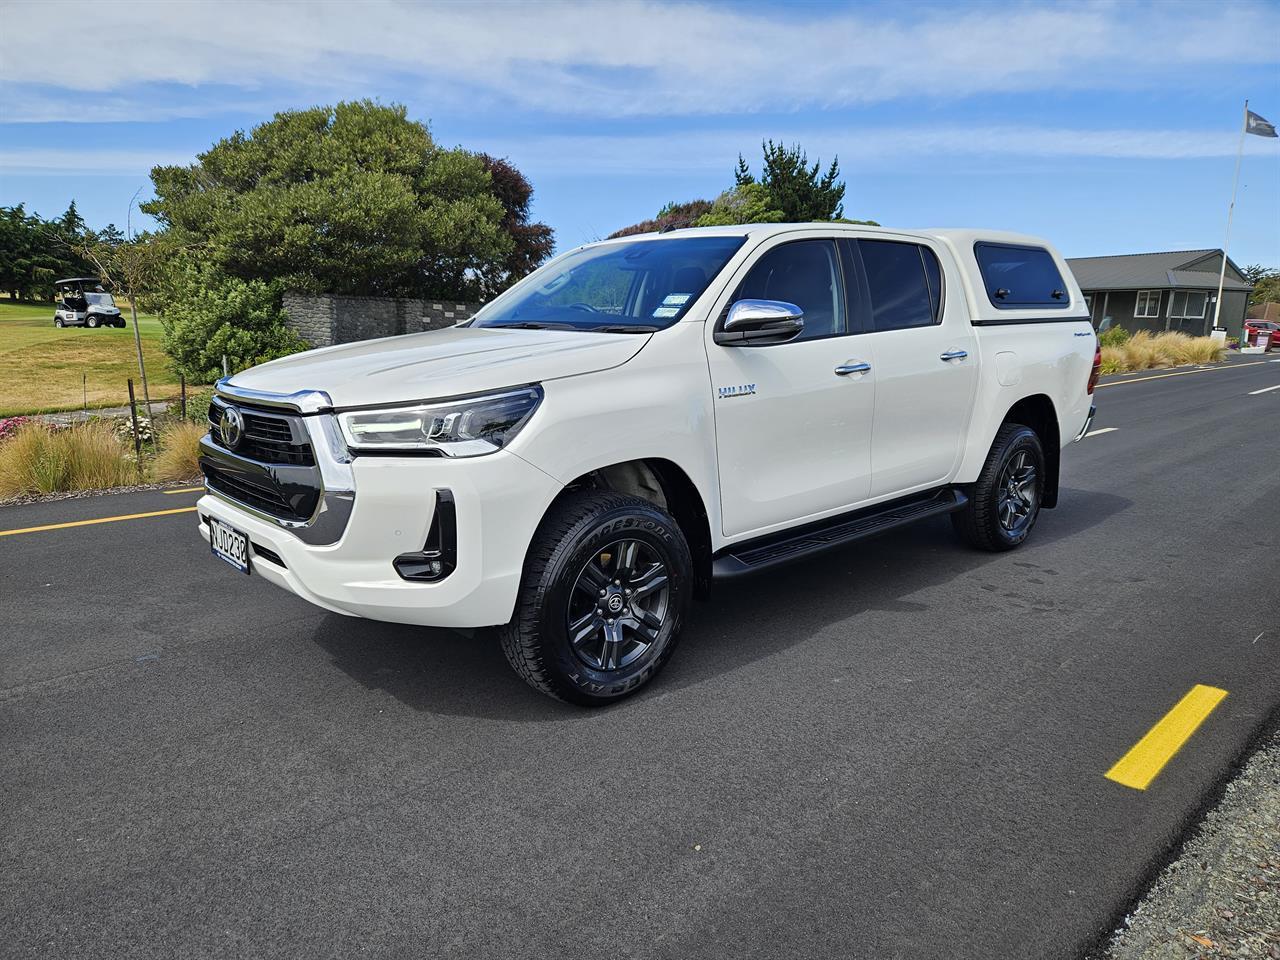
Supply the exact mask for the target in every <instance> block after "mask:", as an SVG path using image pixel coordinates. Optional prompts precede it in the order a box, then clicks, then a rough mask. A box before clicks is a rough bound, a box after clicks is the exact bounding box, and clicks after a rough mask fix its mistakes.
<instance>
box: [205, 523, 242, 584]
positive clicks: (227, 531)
mask: <svg viewBox="0 0 1280 960" xmlns="http://www.w3.org/2000/svg"><path fill="white" fill-rule="evenodd" d="M209 548H210V549H211V550H212V551H213V555H214V556H215V557H217V558H218V559H219V560H225V561H226V562H227V563H229V564H231V565H232V566H233V567H235V568H236V569H237V570H239V571H240V572H241V573H248V572H249V538H248V537H246V536H245V535H244V534H243V533H241V532H240V531H239V530H236V529H234V528H233V527H229V526H227V525H226V524H225V523H223V522H222V521H221V520H215V519H213V517H210V518H209Z"/></svg>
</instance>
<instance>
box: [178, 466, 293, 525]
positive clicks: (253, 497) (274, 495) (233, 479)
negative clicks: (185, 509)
mask: <svg viewBox="0 0 1280 960" xmlns="http://www.w3.org/2000/svg"><path fill="white" fill-rule="evenodd" d="M203 467H204V476H205V479H206V480H208V481H209V486H211V487H213V489H215V490H217V491H218V492H219V493H225V494H226V495H227V496H229V497H231V498H232V499H235V500H239V501H240V502H241V503H243V504H245V505H246V506H249V507H254V508H256V509H258V510H261V511H262V512H263V513H269V514H270V515H271V516H273V517H279V518H280V519H281V520H306V519H307V518H308V517H310V516H311V512H312V510H314V508H315V500H314V498H312V501H311V504H310V508H309V509H308V508H307V507H306V506H305V505H302V504H300V505H298V506H301V507H302V509H298V506H295V505H294V504H292V503H290V502H289V500H288V499H287V498H286V497H285V496H284V494H283V493H281V491H280V490H279V488H278V487H276V486H275V485H274V484H270V485H268V484H264V483H255V482H254V481H252V480H250V479H248V478H247V477H245V476H243V475H241V474H234V473H231V472H229V471H226V470H220V469H218V468H217V467H215V466H213V465H212V464H210V463H205V464H203ZM317 492H318V491H317ZM304 511H305V512H304Z"/></svg>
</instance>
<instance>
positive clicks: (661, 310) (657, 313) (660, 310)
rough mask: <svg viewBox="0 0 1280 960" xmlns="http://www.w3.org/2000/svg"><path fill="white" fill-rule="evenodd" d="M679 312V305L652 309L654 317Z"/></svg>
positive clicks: (668, 315) (671, 315)
mask: <svg viewBox="0 0 1280 960" xmlns="http://www.w3.org/2000/svg"><path fill="white" fill-rule="evenodd" d="M679 312H680V308H679V307H659V308H658V309H657V310H655V311H653V316H654V318H655V319H657V318H661V317H674V316H675V315H676V314H677V313H679Z"/></svg>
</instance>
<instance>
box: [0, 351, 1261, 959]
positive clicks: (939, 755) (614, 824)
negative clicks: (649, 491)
mask: <svg viewBox="0 0 1280 960" xmlns="http://www.w3.org/2000/svg"><path fill="white" fill-rule="evenodd" d="M1129 379H1130V380H1133V381H1135V382H1122V383H1117V384H1114V385H1109V386H1104V387H1102V388H1101V389H1100V390H1099V392H1098V404H1099V407H1100V411H1101V412H1100V415H1099V419H1098V421H1097V422H1096V423H1095V429H1103V428H1107V427H1114V428H1116V429H1115V430H1114V431H1112V432H1108V433H1100V434H1097V435H1095V436H1091V437H1089V438H1087V439H1085V440H1084V441H1082V442H1081V443H1079V444H1077V445H1075V446H1073V447H1071V448H1069V449H1068V450H1067V451H1066V453H1065V457H1064V476H1063V492H1062V502H1061V506H1060V507H1059V508H1058V509H1056V510H1053V511H1048V512H1046V513H1045V514H1044V515H1043V517H1042V519H1041V521H1040V525H1039V527H1038V528H1037V530H1036V533H1035V535H1034V536H1033V538H1032V542H1030V543H1029V544H1028V545H1027V546H1026V547H1025V548H1023V549H1021V550H1018V551H1015V552H1013V553H1011V554H1004V555H999V556H994V555H986V554H980V553H974V552H970V551H968V550H966V549H964V548H962V547H961V546H959V545H958V544H957V542H955V541H954V540H953V538H952V535H951V531H950V527H949V524H948V523H947V522H946V521H945V519H944V520H942V521H939V522H930V523H927V524H924V525H920V526H917V527H915V528H912V529H910V530H908V531H906V532H905V533H899V534H897V535H893V536H889V537H885V538H881V539H878V540H873V541H869V542H864V543H862V544H861V545H858V546H855V547H852V548H849V549H846V550H844V551H842V552H838V553H835V554H834V555H829V556H827V557H825V558H822V559H818V560H814V561H810V562H807V563H805V564H803V565H801V566H797V567H794V568H791V569H790V570H788V571H786V572H784V573H782V574H780V575H777V576H775V577H773V578H772V579H770V580H765V581H760V580H754V581H747V582H743V583H741V584H738V585H733V586H731V587H728V588H725V589H722V590H720V591H719V594H718V596H717V598H716V599H715V600H714V601H712V602H711V603H709V604H704V605H700V606H699V607H698V608H697V610H696V612H695V616H694V619H693V621H692V623H691V625H690V628H689V630H688V632H687V634H686V636H685V639H684V642H683V647H682V649H681V650H680V651H679V653H678V654H677V656H676V658H675V659H674V660H673V661H672V663H671V664H670V666H669V667H668V668H667V670H666V672H665V673H664V675H663V676H662V677H661V678H660V679H659V680H658V681H657V682H656V683H655V684H654V685H653V686H652V687H651V688H650V689H649V690H647V691H646V692H644V693H643V694H642V695H640V696H638V697H636V698H634V699H632V700H630V701H628V702H626V703H625V704H623V705H620V706H618V707H615V708H613V709H609V710H606V711H599V712H583V711H580V710H578V709H575V708H572V707H568V706H564V705H560V704H557V703H555V702H553V701H550V700H547V699H544V698H543V697H541V696H539V695H538V694H536V693H535V692H533V691H532V690H530V689H528V688H526V687H525V686H524V684H523V683H521V682H520V681H519V680H518V679H517V678H516V677H515V675H514V674H513V673H512V672H511V671H510V670H509V669H508V668H507V665H506V663H505V661H504V660H503V658H502V655H501V653H500V651H499V650H498V649H497V646H496V642H495V641H493V639H492V638H491V637H487V636H485V635H483V634H482V635H478V636H476V637H473V638H465V637H462V636H458V635H454V634H450V633H446V632H437V631H430V630H421V629H412V628H405V627H398V626H389V625H383V624H377V623H371V622H366V621H357V620H350V619H346V618H342V617H339V616H334V615H330V614H326V613H324V612H321V611H319V610H316V609H313V608H311V607H309V606H308V605H307V604H305V603H303V602H302V601H300V600H297V599H295V598H293V597H291V596H288V595H286V594H284V593H282V592H279V591H277V590H275V589H274V588H272V587H270V586H269V585H268V584H266V583H265V582H264V581H262V580H260V579H257V578H245V577H243V576H241V575H239V574H237V573H236V572H234V571H233V570H231V569H230V568H229V567H226V566H225V565H223V564H221V563H219V562H217V561H216V560H214V559H213V558H211V557H210V556H209V554H208V552H207V548H206V547H205V546H204V544H203V542H202V541H201V540H200V539H199V537H198V536H197V534H196V531H195V520H194V515H193V514H190V513H182V514H176V515H168V516H160V517H151V518H144V519H136V520H128V521H122V522H116V523H107V524H101V525H95V526H82V527H71V528H65V529H59V530H52V531H45V532H36V533H29V534H19V535H12V536H2V537H0V945H3V946H0V953H2V954H4V955H5V956H7V957H15V958H16V957H77V958H88V957H111V958H120V957H134V956H139V957H141V956H146V957H150V956H156V957H184V958H186V957H227V956H245V957H250V956H252V957H306V958H312V957H324V956H343V957H349V956H355V955H359V956H374V957H379V956H415V957H436V956H441V957H444V956H448V957H453V956H475V957H550V956H564V957H610V958H624V957H670V958H681V960H684V958H701V957H707V958H721V957H735V958H736V957H762V958H777V957H826V956H840V957H878V958H882V957H904V958H905V957H910V958H927V957H948V958H958V957H959V958H967V957H998V958H1011V957H1018V958H1024V957H1073V956H1077V955H1079V954H1080V953H1081V952H1082V951H1083V950H1084V949H1086V948H1087V947H1088V946H1089V945H1090V944H1092V943H1094V942H1096V940H1097V938H1099V937H1100V936H1102V935H1104V934H1106V933H1107V932H1108V931H1109V930H1110V929H1111V927H1112V925H1113V924H1114V922H1115V921H1116V919H1117V918H1118V915H1119V914H1120V913H1121V912H1122V911H1123V910H1124V909H1125V908H1126V907H1127V906H1128V905H1129V904H1130V903H1131V902H1132V900H1133V898H1134V897H1135V896H1136V895H1137V894H1138V893H1140V891H1141V889H1142V886H1143V884H1144V882H1145V880H1146V879H1147V878H1148V877H1149V876H1150V875H1151V872H1152V870H1153V869H1154V868H1155V867H1156V866H1157V865H1158V864H1159V863H1160V862H1161V861H1162V860H1163V859H1164V858H1165V857H1166V856H1167V855H1168V854H1169V852H1170V850H1171V848H1172V847H1173V846H1174V845H1176V844H1177V843H1178V842H1179V840H1180V838H1181V837H1182V836H1183V834H1184V832H1185V830H1186V829H1187V827H1188V824H1189V823H1190V822H1192V821H1193V820H1194V818H1195V817H1196V815H1197V813H1198V811H1199V810H1200V809H1201V808H1202V806H1203V805H1204V803H1205V802H1206V801H1207V800H1208V799H1210V798H1211V797H1212V796H1213V795H1214V791H1215V790H1216V789H1217V788H1218V787H1219V785H1220V784H1221V782H1222V780H1223V778H1224V777H1226V776H1228V775H1229V772H1230V769H1231V766H1232V765H1233V763H1235V762H1237V761H1238V759H1239V758H1240V756H1241V755H1242V753H1243V752H1244V751H1245V749H1246V747H1247V745H1248V744H1249V742H1250V739H1251V738H1252V737H1253V736H1254V735H1255V734H1256V732H1257V731H1258V730H1259V729H1260V728H1261V727H1262V726H1263V725H1264V724H1266V723H1267V722H1269V719H1270V718H1272V717H1274V716H1276V715H1277V710H1278V709H1280V601H1278V600H1277V592H1276V584H1277V582H1278V578H1277V573H1280V564H1278V561H1277V550H1276V548H1277V543H1280V510H1277V509H1276V504H1277V503H1278V502H1280V429H1278V428H1277V423H1280V390H1275V391H1272V392H1270V393H1263V394H1258V395H1252V396H1251V395H1249V394H1250V392H1251V391H1253V390H1258V389H1262V388H1264V387H1267V386H1272V385H1280V363H1270V362H1268V363H1258V364H1256V365H1251V366H1245V365H1243V364H1236V365H1233V366H1231V367H1230V368H1229V369H1218V370H1214V371H1212V372H1205V373H1196V374H1190V375H1187V376H1178V377H1167V378H1162V379H1155V380H1147V379H1143V378H1140V377H1134V378H1129ZM194 500H195V496H194V494H188V495H182V494H179V495H162V494H159V493H146V494H132V495H122V496H115V497H95V498H90V499H83V500H74V501H64V502H55V503H46V504H40V505H31V506H20V507H9V508H5V509H0V530H5V529H15V528H25V527H30V526H35V525H41V524H49V523H59V522H66V521H73V520H78V519H85V518H92V517H104V516H111V515H116V514H131V513H138V512H147V511H152V510H165V509H175V508H178V507H181V506H187V505H190V504H192V503H193V502H194ZM1259 635H1261V636H1259ZM1197 683H1202V684H1208V685H1212V686H1216V687H1221V688H1223V689H1225V690H1227V691H1228V696H1227V697H1226V699H1225V700H1224V701H1222V703H1221V705H1220V706H1219V707H1218V708H1217V709H1216V710H1215V711H1214V712H1213V713H1212V714H1211V715H1210V716H1209V718H1208V719H1207V720H1206V721H1205V722H1204V724H1203V725H1202V726H1201V727H1200V729H1199V730H1198V731H1197V732H1196V733H1195V734H1194V735H1193V736H1192V737H1191V739H1190V740H1189V741H1188V742H1187V744H1186V745H1185V746H1184V747H1183V748H1182V750H1181V751H1180V752H1179V753H1178V754H1177V755H1176V756H1175V757H1174V758H1173V760H1172V761H1171V762H1170V763H1169V764H1168V765H1167V766H1166V767H1165V768H1164V770H1163V772H1161V773H1160V775H1159V776H1158V777H1157V778H1156V780H1155V781H1154V782H1153V783H1152V785H1151V786H1150V787H1149V788H1148V789H1147V790H1145V791H1139V790H1134V789H1130V788H1127V787H1123V786H1121V785H1119V784H1117V783H1114V782H1112V781H1110V780H1108V779H1106V778H1105V777H1104V773H1105V772H1106V771H1107V770H1108V768H1109V767H1110V766H1111V765H1112V763H1114V762H1115V761H1116V760H1117V759H1118V758H1119V757H1120V756H1121V755H1123V754H1124V753H1125V752H1126V751H1127V750H1128V749H1129V748H1130V747H1131V746H1132V745H1133V744H1134V743H1135V741H1137V740H1138V739H1139V738H1140V737H1141V736H1142V735H1143V734H1144V733H1145V732H1146V731H1147V730H1148V728H1150V727H1151V725H1152V724H1153V723H1155V722H1156V721H1157V720H1158V719H1159V718H1160V717H1161V716H1162V715H1163V714H1164V713H1165V712H1166V711H1167V710H1168V709H1169V708H1170V707H1171V706H1173V704H1174V703H1176V702H1177V701H1178V699H1179V698H1180V697H1181V696H1182V695H1183V694H1184V693H1186V692H1187V690H1188V689H1190V688H1191V687H1192V686H1193V685H1194V684H1197Z"/></svg>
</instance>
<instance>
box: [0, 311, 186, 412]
mask: <svg viewBox="0 0 1280 960" xmlns="http://www.w3.org/2000/svg"><path fill="white" fill-rule="evenodd" d="M125 316H126V319H127V320H128V325H127V326H125V328H124V329H123V330H119V329H116V328H114V327H105V328H99V329H97V330H90V329H88V328H87V327H68V328H66V329H63V330H59V329H57V328H56V327H55V326H54V325H53V304H51V303H48V304H45V303H41V304H30V303H15V302H13V301H11V300H7V299H0V416H6V417H7V416H14V415H16V414H24V413H52V412H54V411H57V410H76V409H79V408H80V407H82V406H83V405H84V402H85V394H86V392H87V395H88V402H89V406H90V407H91V408H92V407H114V406H122V405H124V404H127V403H128V402H129V387H128V383H127V381H128V380H129V378H130V377H132V378H133V382H134V389H135V390H136V391H137V396H138V402H139V403H141V402H142V381H141V378H140V377H139V376H138V359H137V353H136V351H135V348H134V344H133V320H132V319H131V318H129V315H128V310H127V308H126V310H125ZM138 328H139V332H140V333H141V334H142V353H143V356H144V357H145V358H146V361H147V379H148V381H149V382H150V386H151V399H152V400H163V399H166V398H168V397H175V396H177V395H178V376H177V374H175V373H174V372H173V371H171V370H170V369H169V365H168V358H167V357H166V356H165V355H164V352H163V351H162V350H161V349H160V321H159V320H158V319H156V318H155V317H153V316H148V315H146V314H139V316H138ZM82 376H84V377H86V378H87V382H86V383H85V385H84V388H83V389H82V381H81V377H82Z"/></svg>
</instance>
